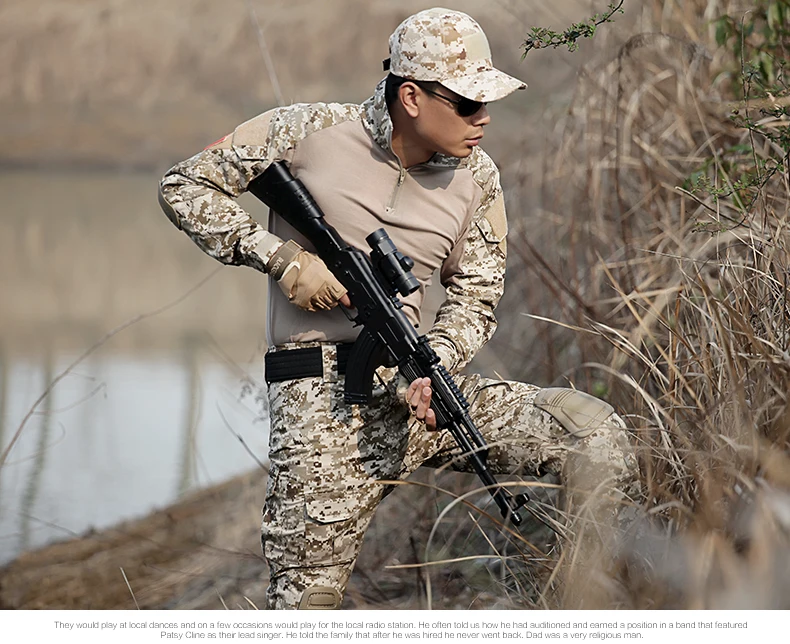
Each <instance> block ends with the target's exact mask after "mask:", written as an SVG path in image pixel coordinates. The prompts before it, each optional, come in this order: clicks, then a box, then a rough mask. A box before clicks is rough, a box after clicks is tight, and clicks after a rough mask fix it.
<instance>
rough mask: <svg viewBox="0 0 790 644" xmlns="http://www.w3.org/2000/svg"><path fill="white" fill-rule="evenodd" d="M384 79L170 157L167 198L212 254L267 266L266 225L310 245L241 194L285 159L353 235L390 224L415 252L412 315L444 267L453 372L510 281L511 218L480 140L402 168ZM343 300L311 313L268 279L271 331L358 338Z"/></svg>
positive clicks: (445, 346)
mask: <svg viewBox="0 0 790 644" xmlns="http://www.w3.org/2000/svg"><path fill="white" fill-rule="evenodd" d="M391 140H392V121H391V120H390V117H389V112H388V110H387V106H386V102H385V99H384V81H382V82H381V83H379V85H378V86H377V88H376V91H375V93H374V95H373V96H372V97H371V98H370V99H368V100H367V101H365V102H364V103H362V104H361V105H354V104H337V103H330V104H327V103H316V104H295V105H290V106H287V107H281V108H276V109H273V110H270V111H268V112H265V113H263V114H261V115H259V116H257V117H255V118H253V119H251V120H250V121H247V122H246V123H243V124H242V125H240V126H239V127H238V128H236V129H235V131H234V132H233V133H232V134H229V135H228V136H226V137H224V138H223V139H220V141H217V142H216V143H215V144H213V145H211V146H209V147H208V148H206V149H205V150H203V151H202V152H200V153H198V154H196V155H195V156H193V157H191V158H190V159H187V160H186V161H184V162H182V163H179V164H177V165H176V166H174V167H173V168H171V169H170V170H169V171H168V172H167V173H166V175H165V176H164V178H163V179H162V181H161V185H160V203H161V204H162V207H163V209H164V210H165V212H166V214H167V215H168V217H169V218H170V219H171V221H172V222H173V223H174V224H175V225H176V226H177V227H178V228H180V229H181V230H183V231H184V232H186V233H187V235H189V236H190V237H191V238H192V240H193V241H194V242H195V243H196V244H197V245H198V246H199V247H200V248H201V249H202V250H203V251H205V252H206V253H208V254H209V255H211V256H212V257H214V258H216V259H217V260H219V261H221V262H223V263H226V264H234V265H247V266H251V267H253V268H256V269H258V270H260V271H265V265H266V261H267V260H268V257H267V256H262V252H260V248H261V247H263V246H266V247H270V246H271V240H272V238H271V235H272V234H274V235H276V236H277V237H278V238H279V239H282V240H287V239H294V240H295V241H297V242H298V243H300V244H301V245H302V246H303V247H304V248H306V249H308V250H311V249H312V248H313V247H312V245H311V244H310V243H309V242H308V241H307V240H306V239H305V238H303V237H302V236H301V235H300V234H299V233H297V232H296V231H295V230H294V229H293V228H291V227H290V225H288V224H287V223H286V222H285V221H284V220H283V219H282V218H280V217H279V216H278V215H277V214H276V213H271V214H270V217H269V229H268V230H267V229H265V228H264V227H263V226H261V224H260V223H258V222H257V221H256V220H255V219H253V218H252V217H251V216H250V215H249V214H248V213H247V212H246V211H245V210H244V209H242V208H241V207H240V206H239V205H238V204H237V203H236V201H235V199H236V198H237V197H238V196H239V195H241V194H242V193H243V192H245V191H246V190H247V187H248V186H249V184H250V182H251V181H252V180H253V179H255V178H256V177H257V176H259V175H260V174H261V173H262V172H263V171H264V170H265V169H266V168H267V167H268V165H269V164H270V163H273V162H274V161H277V160H284V161H286V162H287V163H288V164H289V167H290V170H291V172H292V173H293V174H294V176H296V177H297V178H298V179H300V180H301V181H302V182H303V183H304V184H305V185H306V186H307V188H308V190H309V191H310V192H311V193H312V195H313V197H314V198H315V200H316V201H317V203H318V205H319V206H320V207H321V209H322V210H323V212H324V213H325V215H326V219H327V223H329V224H331V225H332V226H334V227H335V228H336V229H337V231H338V232H339V233H340V235H341V236H342V237H343V238H344V239H345V240H346V241H347V242H348V243H349V244H351V245H353V246H356V247H357V248H360V249H363V250H365V251H369V250H370V249H369V247H368V246H367V244H366V242H365V237H366V236H367V235H368V234H369V233H371V232H373V231H374V230H376V229H378V228H381V227H384V228H385V229H386V230H387V232H388V234H389V236H390V237H391V238H392V240H393V242H394V243H395V244H396V246H397V247H398V249H399V250H400V251H401V252H403V253H405V254H406V255H409V256H410V257H412V259H413V260H414V262H415V266H414V268H413V270H412V272H413V273H414V275H415V277H416V278H417V279H418V281H419V282H420V289H419V290H418V291H417V292H415V293H413V294H412V295H410V296H408V297H406V298H404V299H403V302H404V312H405V313H406V315H407V316H408V317H409V319H410V320H411V321H412V322H413V323H414V324H415V325H417V326H419V324H420V306H421V304H422V301H423V298H424V295H425V289H426V287H427V286H428V285H429V284H430V281H431V278H432V276H433V274H434V272H435V271H436V270H437V269H438V271H439V276H440V279H441V283H442V284H443V285H444V287H445V291H446V299H445V301H444V303H443V304H442V306H441V307H440V309H439V311H438V313H437V316H436V320H435V321H434V323H433V325H432V327H431V328H430V330H429V331H428V334H427V335H428V337H429V339H430V340H431V344H432V346H433V347H434V349H435V350H436V351H437V353H439V355H440V356H441V357H442V361H443V362H444V364H445V365H446V366H447V367H448V368H449V369H450V370H451V371H459V370H460V369H461V368H463V366H465V365H466V364H467V363H468V362H469V361H470V360H471V359H472V358H473V357H474V355H475V353H476V352H477V351H478V349H479V348H480V347H481V346H482V345H483V344H484V343H485V342H487V341H488V340H489V339H490V337H491V335H492V334H493V333H494V330H495V328H496V318H495V316H494V308H495V306H496V305H497V303H498V301H499V299H500V297H501V296H502V291H503V287H504V274H505V254H506V243H505V235H506V233H507V223H506V218H505V207H504V199H503V195H502V189H501V187H500V183H499V172H498V170H497V168H496V166H495V164H494V163H493V161H492V160H491V159H490V157H489V156H488V155H487V154H486V153H485V152H483V151H482V150H481V149H480V148H479V147H475V148H473V152H472V154H471V155H470V156H469V157H467V158H464V159H459V158H454V157H447V156H442V155H440V154H436V155H434V156H433V157H432V158H431V159H430V160H429V161H427V162H426V163H422V164H418V165H415V166H412V167H409V168H408V169H404V168H403V166H402V164H401V162H400V160H399V159H398V157H397V156H396V155H395V154H394V153H393V151H392V148H391ZM358 332H359V329H358V328H355V327H352V325H351V324H350V323H349V321H348V320H347V319H346V317H345V315H344V314H343V312H342V311H340V310H339V309H338V308H335V309H333V310H332V311H328V312H316V313H308V312H305V311H302V310H301V309H298V308H297V307H296V306H294V305H293V304H291V303H289V302H288V300H287V298H286V297H285V296H284V295H283V294H282V293H281V292H280V290H279V289H277V288H271V289H269V319H268V322H267V335H268V340H269V343H270V344H271V345H277V344H282V343H285V342H307V341H316V340H318V341H330V342H348V341H353V340H354V338H355V337H356V335H357V334H358Z"/></svg>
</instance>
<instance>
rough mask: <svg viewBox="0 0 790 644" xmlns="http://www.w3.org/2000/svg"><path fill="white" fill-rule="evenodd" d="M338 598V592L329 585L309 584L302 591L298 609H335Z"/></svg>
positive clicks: (337, 606)
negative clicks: (308, 586) (309, 585)
mask: <svg viewBox="0 0 790 644" xmlns="http://www.w3.org/2000/svg"><path fill="white" fill-rule="evenodd" d="M340 600H341V597H340V593H339V592H337V590H335V589H334V588H332V587H330V586H311V587H310V588H308V589H307V590H305V591H304V592H303V593H302V599H301V600H300V601H299V610H335V609H337V608H340Z"/></svg>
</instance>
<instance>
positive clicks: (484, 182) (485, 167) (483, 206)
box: [463, 148, 502, 213]
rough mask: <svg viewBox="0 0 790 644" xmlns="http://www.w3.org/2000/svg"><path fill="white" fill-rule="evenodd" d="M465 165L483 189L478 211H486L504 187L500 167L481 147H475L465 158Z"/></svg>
mask: <svg viewBox="0 0 790 644" xmlns="http://www.w3.org/2000/svg"><path fill="white" fill-rule="evenodd" d="M463 167H466V168H468V169H469V171H470V172H471V173H472V177H473V178H474V180H475V183H477V185H479V186H480V188H481V189H482V191H483V194H482V195H481V196H480V205H479V206H478V209H477V212H478V213H482V212H485V211H486V210H487V209H488V208H489V207H490V206H491V204H493V203H494V200H495V199H496V198H497V197H498V196H499V195H501V194H502V187H501V186H500V185H499V168H497V167H496V164H495V163H494V161H493V159H491V157H490V156H488V155H487V154H486V153H485V152H483V151H482V150H481V149H480V148H475V149H474V151H473V152H472V154H471V155H469V156H468V157H467V158H466V159H464V162H463Z"/></svg>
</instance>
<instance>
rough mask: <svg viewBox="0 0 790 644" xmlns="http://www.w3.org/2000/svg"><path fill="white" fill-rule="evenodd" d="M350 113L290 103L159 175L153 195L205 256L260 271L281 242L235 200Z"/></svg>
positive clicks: (349, 110) (333, 106) (346, 108)
mask: <svg viewBox="0 0 790 644" xmlns="http://www.w3.org/2000/svg"><path fill="white" fill-rule="evenodd" d="M354 108H355V106H352V105H338V104H322V103H319V104H314V105H305V104H295V105H290V106H288V107H284V108H277V109H274V110H271V111H269V112H266V113H264V114H261V115H260V116H257V117H255V118H254V119H251V120H249V121H247V122H246V123H242V124H241V125H240V126H239V127H237V128H236V130H235V131H234V132H233V134H229V135H228V136H226V137H224V138H222V139H220V140H219V141H217V142H216V143H214V144H212V145H210V146H209V147H208V148H206V149H205V150H203V151H202V152H199V153H198V154H196V155H195V156H193V157H191V158H190V159H187V160H186V161H183V162H181V163H179V164H177V165H175V166H174V167H173V168H171V169H170V170H169V171H168V172H167V173H166V174H165V176H164V178H163V179H162V181H161V182H160V191H159V203H160V205H161V206H162V210H164V212H165V214H166V215H167V216H168V218H169V219H170V220H171V221H172V222H173V223H174V224H175V225H176V226H177V227H178V228H179V229H181V230H183V231H184V232H185V233H186V234H187V235H189V237H190V238H191V239H192V240H193V241H194V242H195V243H196V244H197V245H198V246H199V247H200V248H201V249H202V250H203V251H204V252H206V253H207V254H208V255H210V256H211V257H214V258H215V259H217V260H219V261H221V262H223V263H225V264H236V265H247V266H252V267H253V268H256V269H257V270H260V271H263V272H265V267H266V263H267V262H268V260H269V259H270V258H271V256H272V255H273V254H274V252H275V251H276V250H277V248H279V246H280V244H281V243H282V240H280V239H279V238H277V237H276V236H274V235H273V234H272V233H269V232H268V231H267V230H265V229H264V228H263V226H261V225H260V224H259V223H258V222H257V221H255V220H254V219H253V218H252V217H250V215H249V214H247V212H246V211H245V210H244V209H243V208H241V207H240V206H239V205H238V204H237V203H236V201H235V200H236V198H238V197H239V195H241V194H242V193H243V192H245V191H246V190H247V187H248V186H249V184H250V182H251V181H252V180H253V179H255V178H256V177H257V176H259V175H260V174H261V173H262V172H263V171H264V170H265V169H266V168H267V167H268V166H269V164H270V163H273V162H274V161H277V160H280V159H286V160H287V159H290V156H291V154H292V152H293V148H294V146H296V144H297V143H298V142H299V141H300V140H301V139H303V138H304V137H305V136H307V135H308V134H310V133H311V132H314V131H317V130H319V129H321V128H323V127H328V126H330V125H332V124H334V123H338V122H341V121H343V120H346V119H349V118H353V117H354V114H355V111H354Z"/></svg>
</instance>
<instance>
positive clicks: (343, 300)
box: [340, 293, 351, 309]
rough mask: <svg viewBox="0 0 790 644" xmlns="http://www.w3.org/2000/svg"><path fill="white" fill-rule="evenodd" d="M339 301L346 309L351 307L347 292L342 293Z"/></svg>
mask: <svg viewBox="0 0 790 644" xmlns="http://www.w3.org/2000/svg"><path fill="white" fill-rule="evenodd" d="M340 303H341V304H342V305H343V306H345V307H346V308H348V309H350V308H351V298H350V297H348V293H344V294H343V297H341V298H340Z"/></svg>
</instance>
